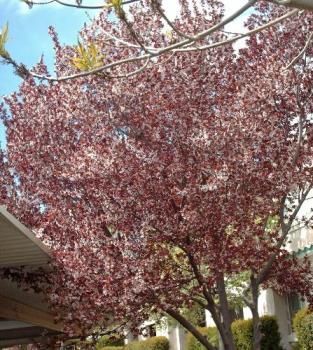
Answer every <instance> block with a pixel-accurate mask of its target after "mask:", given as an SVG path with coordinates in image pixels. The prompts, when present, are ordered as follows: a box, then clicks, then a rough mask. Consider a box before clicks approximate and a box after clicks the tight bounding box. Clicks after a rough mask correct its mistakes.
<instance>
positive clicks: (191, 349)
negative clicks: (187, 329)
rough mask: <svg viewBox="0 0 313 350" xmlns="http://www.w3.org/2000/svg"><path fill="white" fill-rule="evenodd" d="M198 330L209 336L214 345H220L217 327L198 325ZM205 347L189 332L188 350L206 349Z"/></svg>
mask: <svg viewBox="0 0 313 350" xmlns="http://www.w3.org/2000/svg"><path fill="white" fill-rule="evenodd" d="M197 329H198V331H199V332H200V333H201V334H203V335H206V336H207V337H208V340H209V342H210V343H211V344H212V345H215V346H218V334H217V330H216V328H215V327H208V328H205V327H198V328H197ZM204 349H205V348H204V347H203V346H202V345H201V343H199V341H198V340H197V339H196V338H195V337H194V336H193V335H192V334H191V333H188V334H187V338H186V350H204Z"/></svg>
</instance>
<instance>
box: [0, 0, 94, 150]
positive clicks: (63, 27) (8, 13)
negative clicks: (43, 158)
mask: <svg viewBox="0 0 313 350" xmlns="http://www.w3.org/2000/svg"><path fill="white" fill-rule="evenodd" d="M89 2H90V3H91V4H96V3H98V4H99V3H101V1H99V0H98V1H93V0H89V1H88V3H89ZM89 14H90V15H91V16H94V15H95V14H96V11H89ZM88 21H89V19H88V17H87V15H86V12H85V10H76V9H72V8H65V7H62V6H60V5H45V6H34V7H33V8H32V9H31V10H29V9H28V6H27V5H26V4H23V3H22V2H21V1H20V0H0V27H1V28H2V27H3V25H4V24H5V23H6V22H8V23H9V41H8V44H7V50H8V51H9V52H10V54H11V56H12V57H13V58H14V59H15V60H16V61H17V62H23V63H25V64H26V65H27V66H29V67H31V66H33V65H34V64H35V63H37V62H38V60H39V58H40V56H41V55H42V54H44V56H45V60H46V62H47V64H48V65H49V66H50V67H52V65H53V50H52V42H51V39H50V37H49V35H48V27H49V26H50V25H53V26H54V27H55V28H56V30H57V32H58V33H59V38H60V41H61V43H76V40H77V33H78V31H79V29H80V28H81V27H82V25H83V24H84V22H88ZM19 83H20V79H19V78H18V77H17V76H16V75H15V74H13V71H12V68H11V67H9V66H4V65H0V96H3V95H7V94H9V93H11V92H13V91H15V90H17V89H18V86H19ZM4 134H5V132H4V128H3V126H0V142H1V145H2V146H4V144H5V135H4Z"/></svg>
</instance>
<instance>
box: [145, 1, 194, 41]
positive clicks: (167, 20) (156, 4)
mask: <svg viewBox="0 0 313 350" xmlns="http://www.w3.org/2000/svg"><path fill="white" fill-rule="evenodd" d="M152 4H153V5H154V9H155V10H156V11H157V12H158V13H159V15H160V16H161V17H162V18H163V19H164V20H165V22H166V23H167V24H168V25H169V26H170V27H171V28H172V29H173V31H174V32H175V33H176V34H178V35H179V36H181V37H183V38H185V39H192V38H191V37H190V36H189V35H186V34H184V33H183V32H182V31H180V30H179V29H178V28H177V27H176V26H175V25H174V23H173V22H172V21H171V20H170V19H169V18H168V17H167V16H166V14H165V13H164V11H163V10H162V9H161V5H160V3H159V0H152Z"/></svg>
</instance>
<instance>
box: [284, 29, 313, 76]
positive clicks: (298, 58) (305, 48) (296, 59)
mask: <svg viewBox="0 0 313 350" xmlns="http://www.w3.org/2000/svg"><path fill="white" fill-rule="evenodd" d="M312 38H313V32H312V33H311V34H310V35H309V38H308V40H307V42H306V43H305V45H304V47H303V49H302V50H301V51H300V52H299V54H298V55H297V56H296V57H295V58H294V59H293V60H292V61H291V62H290V63H289V64H288V65H287V66H286V68H285V69H284V70H288V69H289V68H291V67H292V66H294V65H295V64H296V63H297V62H298V61H299V60H300V58H301V57H302V56H303V55H304V54H305V52H306V50H307V49H308V47H309V45H310V43H311V40H312Z"/></svg>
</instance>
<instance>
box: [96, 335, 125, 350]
mask: <svg viewBox="0 0 313 350" xmlns="http://www.w3.org/2000/svg"><path fill="white" fill-rule="evenodd" d="M123 345H124V339H123V337H122V336H120V335H119V334H114V335H112V336H109V335H103V336H102V337H101V338H100V339H99V340H98V342H97V344H96V350H102V349H103V348H104V347H115V350H116V347H117V346H123Z"/></svg>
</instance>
